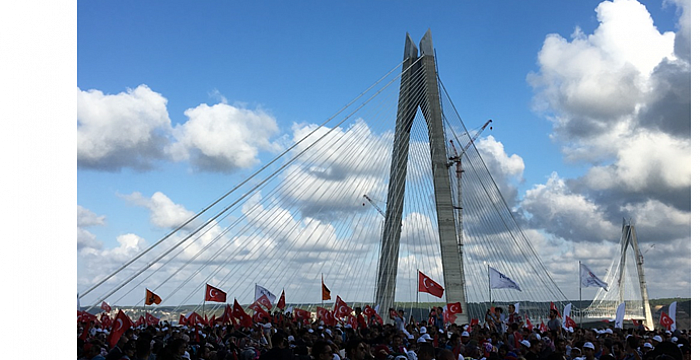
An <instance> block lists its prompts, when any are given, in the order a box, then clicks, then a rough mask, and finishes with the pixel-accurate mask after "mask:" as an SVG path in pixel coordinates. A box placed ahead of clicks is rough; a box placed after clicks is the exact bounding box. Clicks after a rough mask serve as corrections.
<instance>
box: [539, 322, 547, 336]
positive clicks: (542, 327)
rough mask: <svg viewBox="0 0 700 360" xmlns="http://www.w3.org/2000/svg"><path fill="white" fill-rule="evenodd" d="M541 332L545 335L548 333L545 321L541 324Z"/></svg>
mask: <svg viewBox="0 0 700 360" xmlns="http://www.w3.org/2000/svg"><path fill="white" fill-rule="evenodd" d="M540 332H541V333H543V334H544V333H545V332H547V325H545V324H544V321H542V322H540Z"/></svg>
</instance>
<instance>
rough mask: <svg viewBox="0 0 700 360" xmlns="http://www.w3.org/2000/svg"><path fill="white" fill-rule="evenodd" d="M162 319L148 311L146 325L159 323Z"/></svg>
mask: <svg viewBox="0 0 700 360" xmlns="http://www.w3.org/2000/svg"><path fill="white" fill-rule="evenodd" d="M158 322H160V319H159V318H157V317H155V316H153V315H151V314H150V313H148V312H146V325H158Z"/></svg>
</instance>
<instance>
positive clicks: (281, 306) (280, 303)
mask: <svg viewBox="0 0 700 360" xmlns="http://www.w3.org/2000/svg"><path fill="white" fill-rule="evenodd" d="M286 306H287V302H286V301H285V299H284V289H282V295H280V299H279V301H277V308H278V309H284V308H285V307H286Z"/></svg>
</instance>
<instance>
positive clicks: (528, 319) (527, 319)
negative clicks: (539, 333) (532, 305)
mask: <svg viewBox="0 0 700 360" xmlns="http://www.w3.org/2000/svg"><path fill="white" fill-rule="evenodd" d="M525 322H526V323H527V329H528V330H530V332H532V328H533V326H532V322H530V317H529V316H527V314H525Z"/></svg>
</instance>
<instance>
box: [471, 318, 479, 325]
mask: <svg viewBox="0 0 700 360" xmlns="http://www.w3.org/2000/svg"><path fill="white" fill-rule="evenodd" d="M477 325H479V319H472V321H471V322H470V323H469V326H477Z"/></svg>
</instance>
